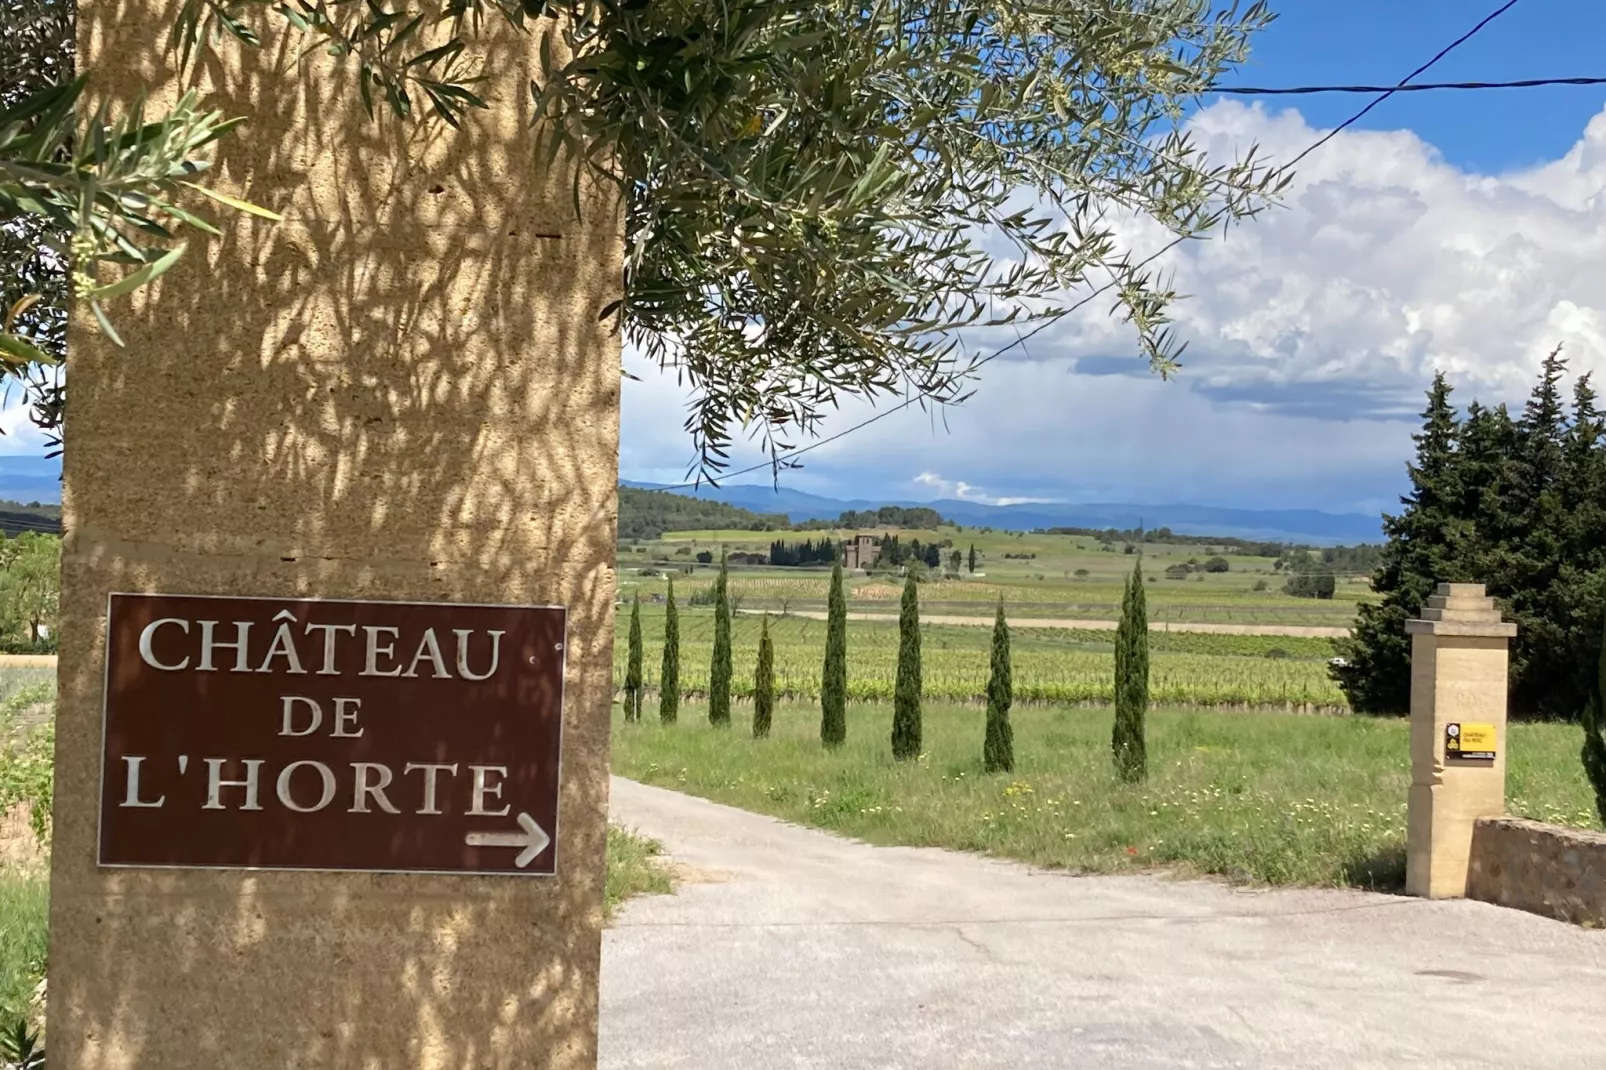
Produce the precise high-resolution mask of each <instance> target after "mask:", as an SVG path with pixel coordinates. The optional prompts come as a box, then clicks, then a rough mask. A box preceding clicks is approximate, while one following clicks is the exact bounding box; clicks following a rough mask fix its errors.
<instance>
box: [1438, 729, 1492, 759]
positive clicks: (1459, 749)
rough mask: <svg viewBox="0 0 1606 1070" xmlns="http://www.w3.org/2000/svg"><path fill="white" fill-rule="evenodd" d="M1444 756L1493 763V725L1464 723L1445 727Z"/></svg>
mask: <svg viewBox="0 0 1606 1070" xmlns="http://www.w3.org/2000/svg"><path fill="white" fill-rule="evenodd" d="M1444 756H1445V757H1446V758H1461V759H1465V760H1469V761H1493V760H1494V756H1495V729H1494V725H1492V724H1484V723H1475V722H1465V721H1462V722H1452V723H1451V724H1447V725H1445V726H1444Z"/></svg>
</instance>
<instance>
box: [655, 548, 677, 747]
mask: <svg viewBox="0 0 1606 1070" xmlns="http://www.w3.org/2000/svg"><path fill="white" fill-rule="evenodd" d="M679 718H680V613H679V611H677V610H676V609H675V577H673V576H671V577H669V598H668V601H667V604H666V605H665V607H664V663H663V670H662V671H661V672H660V673H659V674H658V719H659V720H660V721H662V722H663V723H664V724H674V723H675V722H676V721H677V720H679Z"/></svg>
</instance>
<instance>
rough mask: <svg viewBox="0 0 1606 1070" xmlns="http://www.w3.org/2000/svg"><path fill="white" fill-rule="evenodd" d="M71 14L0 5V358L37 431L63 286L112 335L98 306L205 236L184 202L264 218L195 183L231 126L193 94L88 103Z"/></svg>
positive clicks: (57, 389)
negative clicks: (159, 106)
mask: <svg viewBox="0 0 1606 1070" xmlns="http://www.w3.org/2000/svg"><path fill="white" fill-rule="evenodd" d="M73 16H74V9H73V4H72V3H71V2H70V0H0V367H3V369H4V374H5V375H6V376H7V377H8V386H14V385H18V384H20V385H21V386H22V387H23V388H24V389H25V390H26V391H27V392H28V395H29V397H30V399H31V401H32V405H33V417H34V421H35V422H36V423H37V424H39V425H40V426H41V427H42V428H43V429H44V430H45V431H46V433H47V434H58V433H59V428H60V426H61V420H62V408H63V402H64V392H63V386H62V380H61V378H60V375H59V367H60V364H61V362H62V360H63V359H64V358H65V356H66V345H67V338H66V329H67V309H68V304H69V300H68V298H69V293H70V292H75V293H76V295H77V296H78V298H79V299H81V300H82V302H83V303H84V305H85V307H86V308H87V310H88V311H89V312H90V313H91V314H92V315H93V316H94V317H95V319H96V321H97V322H98V324H99V326H100V328H101V329H102V330H103V331H105V332H106V333H107V335H108V336H109V337H111V338H112V339H113V340H114V341H118V342H119V344H120V343H121V340H120V339H118V338H117V332H116V329H115V328H114V327H113V326H112V324H111V321H110V319H109V318H108V316H107V312H106V306H107V303H108V302H110V301H111V300H112V299H113V298H116V297H118V296H120V295H122V294H125V293H128V292H130V291H132V290H135V289H137V288H139V287H140V286H142V285H144V284H146V283H148V282H150V281H151V280H152V279H155V278H156V277H157V276H159V275H161V274H162V273H163V272H165V271H166V270H167V269H168V268H170V267H171V266H172V265H173V264H174V263H175V262H177V260H178V258H179V257H180V256H181V255H182V254H183V251H184V243H183V242H182V241H181V240H179V239H180V236H181V234H180V232H181V231H183V230H185V229H190V230H196V231H200V232H202V233H207V234H217V233H218V231H217V228H216V227H214V226H213V225H212V224H211V223H210V222H208V221H207V220H206V219H205V218H204V216H203V215H201V214H199V211H198V208H197V204H198V203H205V202H206V199H208V198H210V200H211V201H213V202H221V203H222V204H225V205H227V206H229V207H230V208H231V209H237V210H243V211H247V212H252V213H255V214H258V215H262V216H266V217H268V218H277V217H276V216H274V215H273V213H271V212H267V211H265V210H263V209H261V208H257V207H256V206H255V205H251V204H248V203H246V202H243V201H238V200H235V199H234V198H231V197H227V196H224V195H222V194H219V193H217V192H215V191H213V190H211V189H209V188H208V187H207V186H206V184H205V183H204V182H203V181H201V180H202V179H203V178H204V177H205V172H206V170H207V168H208V166H209V160H208V155H209V153H210V151H211V146H212V144H213V142H215V141H216V140H217V139H218V138H220V137H222V136H223V135H225V134H226V133H228V132H229V130H231V129H232V128H233V127H234V126H236V125H237V123H236V122H235V121H233V120H230V119H227V118H225V117H224V116H223V115H222V114H221V113H220V112H217V111H209V110H206V109H204V108H202V107H201V106H200V103H199V100H198V98H197V97H196V96H195V95H193V94H186V95H184V96H182V97H181V98H180V100H179V101H178V102H177V103H176V104H175V105H174V106H173V107H172V108H171V109H169V110H167V111H164V112H160V113H154V114H153V113H147V111H146V109H145V107H144V104H143V102H141V101H135V102H134V103H133V105H132V106H131V107H129V108H127V109H125V110H122V111H119V112H117V113H115V114H114V113H113V112H112V110H111V109H110V108H108V107H107V106H105V105H104V104H103V105H100V106H92V101H90V100H89V99H87V98H86V95H85V88H86V78H85V77H84V76H83V75H77V74H75V73H74V62H73V59H74V56H73V37H74V17H73ZM108 268H110V269H111V270H110V272H109V273H108V271H107V269H108ZM108 275H109V277H108ZM58 441H59V440H58Z"/></svg>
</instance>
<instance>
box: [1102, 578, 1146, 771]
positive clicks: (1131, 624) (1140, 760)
mask: <svg viewBox="0 0 1606 1070" xmlns="http://www.w3.org/2000/svg"><path fill="white" fill-rule="evenodd" d="M1148 709H1149V614H1148V607H1147V595H1145V593H1144V590H1143V560H1142V558H1139V559H1138V563H1137V564H1136V565H1135V566H1134V567H1133V569H1132V575H1131V577H1130V578H1129V579H1128V580H1127V582H1126V589H1125V591H1124V592H1123V594H1122V597H1121V621H1120V624H1119V625H1118V626H1117V627H1116V633H1115V725H1114V728H1113V729H1112V731H1111V734H1110V750H1111V753H1112V755H1113V757H1114V760H1115V772H1116V775H1117V776H1119V777H1120V778H1121V779H1122V780H1125V781H1128V782H1134V781H1139V780H1142V779H1143V778H1144V777H1145V776H1146V775H1147V773H1148V746H1147V742H1146V740H1145V738H1144V734H1145V725H1144V721H1145V719H1146V716H1147V713H1148Z"/></svg>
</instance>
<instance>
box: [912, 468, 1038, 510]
mask: <svg viewBox="0 0 1606 1070" xmlns="http://www.w3.org/2000/svg"><path fill="white" fill-rule="evenodd" d="M910 482H911V483H913V484H915V485H916V486H919V487H925V488H928V489H929V490H931V491H932V492H933V493H935V494H936V495H937V497H939V498H955V499H958V500H959V501H962V502H977V503H979V504H981V505H1034V504H1038V503H1043V502H1052V501H1054V500H1055V499H1053V498H998V497H994V496H993V495H991V494H988V493H987V492H986V491H985V490H983V489H982V488H981V487H976V486H972V485H971V484H969V483H966V482H965V481H964V480H962V479H958V480H956V479H944V478H942V476H940V475H938V474H937V473H936V472H921V473H920V474H919V475H917V476H915V477H914V479H912V480H910Z"/></svg>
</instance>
